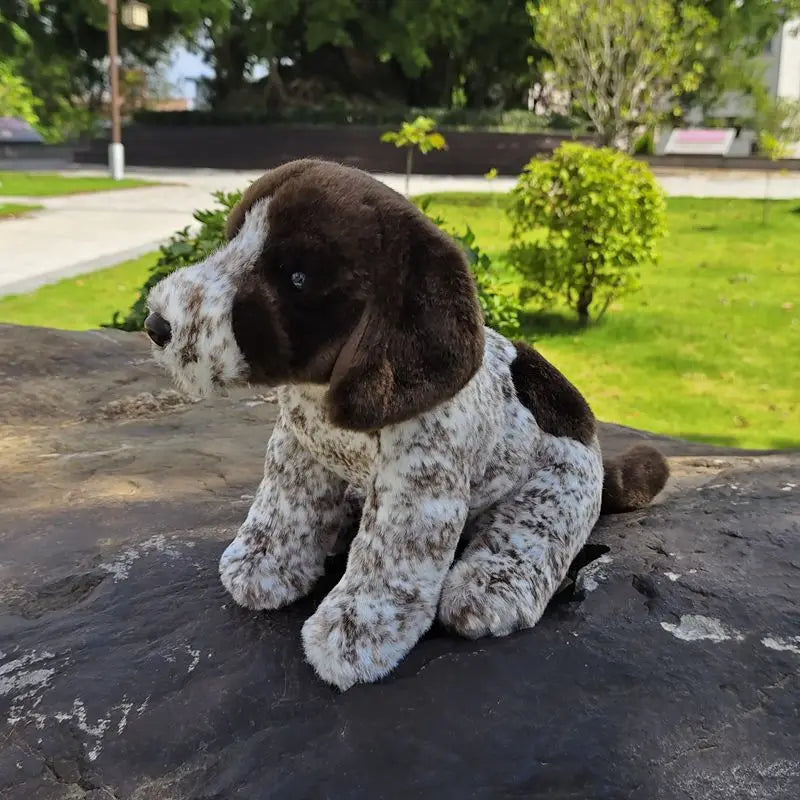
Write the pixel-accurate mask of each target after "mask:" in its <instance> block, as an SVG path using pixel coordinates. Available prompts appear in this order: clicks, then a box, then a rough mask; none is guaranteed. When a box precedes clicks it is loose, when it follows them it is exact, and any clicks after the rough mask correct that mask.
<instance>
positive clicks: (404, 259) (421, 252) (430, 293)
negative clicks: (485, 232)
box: [328, 194, 484, 430]
mask: <svg viewBox="0 0 800 800" xmlns="http://www.w3.org/2000/svg"><path fill="white" fill-rule="evenodd" d="M377 203H378V205H377V207H376V209H375V210H376V213H377V217H378V220H379V227H380V229H381V242H380V256H379V258H378V259H377V262H376V263H375V264H374V272H373V285H372V291H371V297H370V300H369V301H368V303H367V307H366V310H365V311H364V313H363V315H362V317H361V319H360V321H359V323H358V325H357V326H356V329H355V330H354V332H353V333H352V335H351V336H350V338H349V340H348V341H347V342H346V344H345V345H344V347H343V348H342V351H341V353H340V355H339V357H338V359H337V361H336V365H335V366H334V369H333V373H332V375H331V380H330V389H329V392H328V400H329V406H330V409H329V410H330V414H331V418H332V420H333V422H334V423H335V424H337V425H340V426H341V427H344V428H351V429H355V430H376V429H378V428H381V427H383V426H384V425H389V424H392V423H397V422H402V421H404V420H407V419H410V418H411V417H413V416H416V415H417V414H420V413H421V412H423V411H427V410H429V409H431V408H433V407H434V406H436V405H438V404H439V403H441V402H442V401H444V400H446V399H448V398H450V397H452V396H453V395H454V394H456V393H457V392H458V391H459V390H460V389H461V388H462V387H463V386H464V385H465V384H466V383H467V382H468V381H469V379H470V378H471V377H472V376H473V375H474V374H475V372H476V371H477V370H478V368H479V367H480V365H481V362H482V360H483V349H484V328H483V317H482V314H481V309H480V305H479V304H478V297H477V292H476V288H475V282H474V279H473V277H472V273H471V272H470V270H469V266H468V264H467V260H466V257H465V255H464V253H463V251H462V250H461V248H460V247H459V246H458V244H456V242H455V241H453V240H452V239H451V238H450V237H449V236H448V235H447V234H445V233H444V232H443V231H441V230H440V229H439V228H438V227H437V226H436V225H435V224H434V223H433V222H432V221H431V220H430V219H428V217H426V216H425V215H424V214H423V213H422V212H421V211H419V209H417V208H416V207H414V206H412V205H411V204H410V203H408V202H407V201H406V200H404V199H403V198H401V197H400V196H399V195H398V196H396V197H395V196H393V195H392V196H390V195H388V194H387V195H385V196H382V197H380V199H379V200H378V201H377Z"/></svg>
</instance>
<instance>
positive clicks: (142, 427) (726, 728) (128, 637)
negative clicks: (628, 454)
mask: <svg viewBox="0 0 800 800" xmlns="http://www.w3.org/2000/svg"><path fill="white" fill-rule="evenodd" d="M273 419H274V405H273V404H272V403H271V402H270V397H269V395H268V394H260V393H259V392H254V391H240V392H236V393H232V395H231V396H230V397H228V398H219V399H216V400H214V401H209V402H202V403H191V402H189V401H188V400H187V399H186V398H183V397H181V396H178V395H176V394H175V393H174V392H172V389H171V386H170V385H169V384H168V382H167V381H166V379H165V378H164V377H163V376H161V375H160V373H159V372H158V371H157V370H156V369H155V368H154V367H153V366H152V365H151V364H150V363H149V361H148V360H147V346H146V344H145V343H144V341H143V339H142V337H139V336H133V335H129V334H120V333H117V332H111V331H103V332H98V333H81V334H72V333H64V332H53V331H45V330H38V329H31V328H15V327H10V326H0V426H2V427H1V428H0V430H1V432H2V433H1V438H0V537H2V538H1V540H0V541H1V542H2V544H1V545H0V651H1V652H2V656H0V725H2V727H3V732H2V735H0V742H2V744H0V797H2V798H8V800H18V799H19V800H29V799H35V800H50V799H51V798H52V799H53V800H67V799H68V798H69V799H71V798H89V800H101V799H102V800H108V798H117V799H118V800H121V799H122V798H126V799H127V798H135V799H136V800H150V799H152V800H170V799H171V798H174V799H175V800H186V799H188V798H192V799H194V798H198V799H199V798H218V799H219V800H229V799H232V798H259V799H260V798H281V800H282V798H290V799H291V800H294V798H335V800H340V799H347V798H354V800H360V798H370V800H371V799H372V798H408V797H424V798H427V797H432V798H440V797H441V798H451V797H452V798H511V797H515V798H523V797H524V798H538V797H543V798H544V797H547V798H575V800H587V799H589V798H591V799H592V800H594V799H595V798H597V799H598V800H599V799H605V798H608V800H618V798H645V799H646V800H650V799H652V800H661V798H663V799H664V800H701V799H702V800H717V798H718V799H719V800H738V798H742V799H743V800H744V799H749V798H754V799H759V798H770V800H796V798H797V797H800V763H799V762H800V747H799V746H798V743H799V742H800V716H798V699H800V678H799V677H798V676H799V675H800V609H798V598H800V454H796V453H795V454H791V453H771V454H764V453H752V452H750V453H744V452H739V451H728V450H720V449H718V448H709V447H704V446H701V445H691V444H688V443H685V442H677V441H670V440H663V439H658V438H657V437H650V436H649V435H648V434H644V433H642V432H639V431H631V430H628V429H624V428H619V427H614V426H604V428H603V432H602V433H603V440H604V445H605V446H606V448H607V449H609V450H616V449H620V448H622V447H624V446H627V445H628V444H630V443H632V442H633V441H635V440H640V439H652V440H656V441H659V442H660V443H661V446H663V447H664V449H665V451H666V452H668V453H669V454H670V456H671V461H672V466H673V469H674V473H675V475H674V478H673V479H672V481H671V482H670V485H669V486H668V488H667V490H666V491H665V492H664V493H663V495H662V496H661V497H660V498H659V499H658V502H657V503H656V504H655V505H654V506H653V507H651V508H650V509H648V510H646V511H644V512H636V513H633V514H627V515H620V516H617V517H613V518H607V519H605V520H604V521H603V522H601V524H600V525H599V526H598V530H597V531H596V532H595V534H594V536H593V539H592V542H591V544H590V545H589V546H587V548H586V549H585V552H584V553H583V554H582V555H581V557H580V560H579V563H578V564H576V565H575V566H576V570H574V571H573V574H572V578H573V580H572V581H570V582H569V585H568V586H567V587H566V589H565V590H564V591H563V592H562V593H561V594H560V595H558V596H557V598H556V599H555V600H554V601H553V603H551V606H550V608H549V609H548V611H547V613H546V615H545V617H544V618H543V620H542V622H541V623H540V624H539V625H538V626H537V627H536V628H535V629H533V630H531V631H526V632H523V633H519V634H517V635H515V636H511V637H508V638H506V639H500V640H482V641H478V642H466V641H462V640H457V639H454V638H451V637H449V636H447V635H445V634H443V632H442V631H440V630H438V629H434V630H433V631H431V633H430V634H429V635H428V636H427V637H426V639H425V640H424V641H423V642H421V643H420V644H419V645H418V647H417V648H416V649H415V650H414V651H413V652H412V653H411V655H410V656H409V657H408V658H407V659H406V661H405V662H404V663H403V664H402V665H401V666H400V667H399V668H398V670H397V671H396V672H395V673H394V674H393V675H392V676H390V677H389V678H387V679H386V680H385V681H383V682H382V683H380V684H376V685H373V686H366V687H357V688H354V689H352V690H350V691H349V692H347V693H345V694H339V693H338V692H336V691H335V690H332V689H330V688H328V687H326V686H324V685H322V684H321V683H320V682H319V681H318V680H317V679H316V678H315V676H314V674H313V672H312V670H311V668H310V667H309V666H308V665H307V664H306V663H305V662H304V661H303V658H302V651H301V646H300V638H299V634H300V628H301V625H302V623H303V621H304V620H305V618H306V617H307V616H308V615H309V614H310V613H311V611H312V609H313V608H314V606H315V604H316V603H318V602H319V600H320V599H321V597H322V596H323V595H324V592H325V591H326V589H327V588H329V587H330V586H331V585H332V584H333V583H334V582H335V580H336V577H337V575H338V574H340V572H341V570H342V568H343V563H342V559H341V558H337V559H332V560H331V562H330V564H329V567H330V569H329V573H328V575H326V577H325V579H324V580H323V585H321V586H320V587H319V588H318V590H317V591H316V592H315V593H314V596H313V597H311V598H309V599H308V600H306V601H303V602H302V603H300V604H298V605H297V606H295V607H293V608H290V609H288V610H285V611H280V612H274V613H253V612H248V611H245V610H243V609H239V608H236V607H235V606H234V605H233V604H232V603H231V602H230V601H229V600H228V597H227V595H226V594H225V592H224V590H223V589H222V587H221V585H220V584H219V582H218V580H217V575H216V566H217V560H218V557H219V554H220V552H221V551H222V549H223V547H224V545H225V544H226V543H227V541H228V540H229V539H230V537H231V536H232V535H233V533H234V531H235V529H236V528H237V527H238V525H239V524H240V522H241V520H242V519H243V517H244V514H245V513H246V510H247V506H248V503H249V499H250V496H251V495H252V493H253V491H254V489H255V487H256V485H257V483H258V480H259V477H260V468H261V461H262V458H263V451H264V445H265V443H266V439H267V437H268V435H269V430H270V425H271V424H272V421H273ZM584 564H585V566H584ZM581 566H582V567H583V569H582V570H581V571H580V572H577V575H576V574H575V573H576V571H577V568H578V567H581Z"/></svg>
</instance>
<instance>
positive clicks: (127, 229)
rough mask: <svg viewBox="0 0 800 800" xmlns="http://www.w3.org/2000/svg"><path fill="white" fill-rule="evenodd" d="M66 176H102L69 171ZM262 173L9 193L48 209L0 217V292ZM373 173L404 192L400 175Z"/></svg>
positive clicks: (686, 182)
mask: <svg viewBox="0 0 800 800" xmlns="http://www.w3.org/2000/svg"><path fill="white" fill-rule="evenodd" d="M69 174H70V175H81V174H84V175H97V174H104V173H102V172H98V171H97V170H70V172H69ZM259 174H260V171H257V170H256V171H252V172H234V171H215V170H155V169H150V170H148V169H132V170H129V172H128V175H129V176H130V177H140V178H145V179H150V180H156V181H162V182H163V183H164V185H161V186H153V187H146V188H140V189H125V190H119V191H111V192H98V193H95V194H83V195H72V196H68V197H54V198H19V197H15V198H7V201H9V202H10V201H13V202H26V200H27V201H28V202H31V203H36V204H40V205H43V206H44V209H43V210H42V211H39V212H36V213H34V214H33V215H31V216H29V217H25V218H22V219H9V220H3V221H0V296H2V295H8V294H15V293H20V292H27V291H30V290H31V289H34V288H36V287H37V286H41V285H43V284H46V283H52V282H54V281H56V280H60V279H61V278H65V277H71V276H74V275H79V274H82V273H86V272H92V271H94V270H97V269H101V268H103V267H107V266H111V265H113V264H117V263H119V262H120V261H124V260H126V259H128V258H134V257H136V256H138V255H141V254H143V253H146V252H149V251H151V250H154V249H156V247H157V246H158V245H159V244H160V243H162V242H164V241H165V240H166V239H167V238H168V237H169V236H170V234H172V233H174V232H175V231H176V230H179V229H180V228H183V227H185V226H186V225H190V224H192V221H193V220H192V212H193V211H194V210H195V209H196V208H208V207H210V206H212V205H213V199H212V198H211V193H212V192H213V191H216V190H220V189H221V190H228V191H230V190H234V189H240V188H243V187H245V186H246V185H247V184H248V183H249V182H250V181H251V180H253V179H254V178H256V177H258V175H259ZM376 177H378V178H379V179H380V180H383V181H384V182H385V183H387V184H389V185H390V186H392V187H393V188H395V189H398V190H400V191H402V189H403V184H404V178H403V176H400V175H378V176H376ZM659 179H660V180H661V182H662V184H663V186H664V188H665V189H666V191H667V192H668V193H669V194H671V195H674V196H694V197H755V198H760V197H762V196H763V192H764V186H765V179H764V175H763V174H761V173H751V172H733V171H724V172H723V171H713V172H706V173H679V172H664V173H661V174H659ZM514 182H515V181H514V179H513V178H498V179H496V180H495V181H492V182H491V183H489V182H487V181H486V180H485V179H484V178H482V177H438V176H419V177H415V178H413V179H412V181H411V191H412V192H413V193H415V194H419V193H423V192H434V191H436V192H441V191H458V190H460V191H487V190H491V191H507V190H508V189H510V188H511V187H512V186H513V185H514ZM770 195H771V196H772V197H774V198H800V174H797V173H794V174H791V175H773V176H772V177H771V179H770ZM3 201H4V198H2V197H0V202H3Z"/></svg>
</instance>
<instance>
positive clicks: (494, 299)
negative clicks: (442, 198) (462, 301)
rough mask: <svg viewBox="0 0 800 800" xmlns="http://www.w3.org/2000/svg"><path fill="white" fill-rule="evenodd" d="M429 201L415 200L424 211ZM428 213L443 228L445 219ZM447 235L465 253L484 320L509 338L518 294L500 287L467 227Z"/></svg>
mask: <svg viewBox="0 0 800 800" xmlns="http://www.w3.org/2000/svg"><path fill="white" fill-rule="evenodd" d="M430 202H431V198H430V197H424V198H422V200H421V201H420V202H419V203H418V205H419V207H420V209H421V210H422V211H423V212H425V213H426V214H427V213H428V208H429V206H430ZM428 216H430V217H431V219H432V220H433V221H434V222H435V223H436V224H437V225H438V226H439V227H440V228H444V226H445V224H446V222H445V220H444V219H443V218H442V217H440V216H438V215H437V216H433V215H431V214H429V215H428ZM449 235H450V236H451V237H452V238H453V239H455V240H456V241H457V242H458V243H459V244H460V245H461V247H462V248H463V250H464V252H465V253H466V256H467V261H468V262H469V265H470V267H471V269H472V274H473V275H474V276H475V283H476V285H477V287H478V300H479V301H480V304H481V310H482V311H483V320H484V322H485V323H486V324H487V325H488V326H489V327H490V328H494V330H496V331H497V332H498V333H502V334H503V336H508V337H509V338H512V339H513V338H514V337H515V336H516V335H517V334H519V308H518V297H517V296H516V294H514V295H511V294H509V293H508V292H504V291H503V290H502V288H501V286H500V283H499V281H498V280H497V277H496V275H495V273H494V268H493V266H492V260H491V259H490V258H489V256H488V255H487V254H486V253H484V252H483V251H482V250H481V249H480V247H478V245H477V243H476V241H475V234H474V233H473V232H472V229H471V228H469V227H467V229H466V230H465V231H464V233H453V232H449Z"/></svg>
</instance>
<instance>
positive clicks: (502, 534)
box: [439, 440, 603, 639]
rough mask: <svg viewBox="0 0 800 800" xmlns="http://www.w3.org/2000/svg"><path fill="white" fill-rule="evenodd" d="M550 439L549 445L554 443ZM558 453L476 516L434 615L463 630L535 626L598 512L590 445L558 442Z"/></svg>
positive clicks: (476, 633) (597, 475)
mask: <svg viewBox="0 0 800 800" xmlns="http://www.w3.org/2000/svg"><path fill="white" fill-rule="evenodd" d="M554 444H555V443H554ZM555 450H556V451H557V454H558V456H557V458H556V460H554V461H551V463H550V464H549V465H548V466H546V467H544V468H543V469H540V470H539V471H537V472H536V474H535V475H534V476H533V478H532V479H531V480H530V481H529V482H528V483H527V484H525V485H524V486H523V487H522V488H521V489H520V490H519V491H518V492H517V493H516V494H515V495H514V496H512V497H509V498H507V499H505V500H503V501H501V502H500V503H498V504H497V505H496V506H494V507H492V508H491V509H489V510H488V511H486V512H484V513H483V514H482V515H481V516H480V517H479V518H478V519H477V520H475V522H474V525H472V526H471V527H472V529H473V530H475V531H476V533H475V535H474V538H473V539H472V541H471V542H470V543H469V545H468V546H467V547H466V549H465V550H464V552H463V554H462V555H461V558H460V559H459V560H458V561H456V563H455V564H454V565H453V567H452V568H451V570H450V572H449V573H448V575H447V577H446V579H445V582H444V586H443V589H442V594H441V599H440V603H439V619H440V620H441V622H442V623H443V624H444V625H446V626H447V627H449V628H451V629H453V630H455V631H456V632H457V633H459V634H461V635H462V636H466V637H468V638H471V639H476V638H478V637H480V636H486V635H492V636H505V635H507V634H509V633H512V632H513V631H516V630H519V629H521V628H530V627H532V626H533V625H535V624H536V623H537V622H538V621H539V618H540V617H541V616H542V612H543V611H544V609H545V606H546V605H547V603H548V602H549V601H550V598H551V597H552V596H553V594H554V593H555V591H556V589H557V588H558V586H559V585H560V584H561V581H562V580H563V579H564V577H565V575H566V574H567V569H568V568H569V565H570V564H571V563H572V560H573V559H574V558H575V556H576V555H577V554H578V552H579V551H580V549H581V547H583V545H584V544H585V542H586V540H587V539H588V537H589V534H590V533H591V531H592V528H593V527H594V525H595V522H596V521H597V518H598V516H599V513H600V501H601V491H602V481H603V467H602V463H601V460H600V454H599V451H598V450H597V448H596V447H584V446H583V445H580V444H578V443H577V442H572V441H571V440H558V442H557V444H555Z"/></svg>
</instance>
